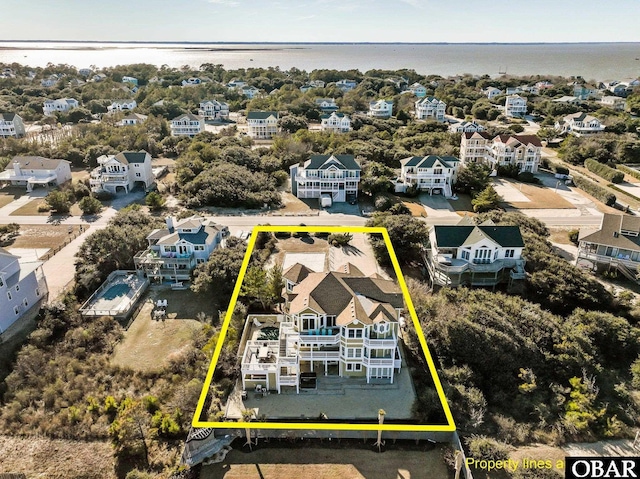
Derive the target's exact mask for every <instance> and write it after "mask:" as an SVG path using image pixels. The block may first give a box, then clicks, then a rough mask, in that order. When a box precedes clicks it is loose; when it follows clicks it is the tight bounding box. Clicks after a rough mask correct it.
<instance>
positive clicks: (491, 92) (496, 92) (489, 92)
mask: <svg viewBox="0 0 640 479" xmlns="http://www.w3.org/2000/svg"><path fill="white" fill-rule="evenodd" d="M482 93H484V94H485V95H486V96H487V98H488V99H489V100H493V99H494V98H495V97H497V96H500V95H502V94H503V93H504V92H503V91H502V90H500V89H499V88H496V87H493V86H488V87H487V88H485V89H484V90H482Z"/></svg>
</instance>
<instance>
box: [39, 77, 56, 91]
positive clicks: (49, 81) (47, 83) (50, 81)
mask: <svg viewBox="0 0 640 479" xmlns="http://www.w3.org/2000/svg"><path fill="white" fill-rule="evenodd" d="M59 80H60V77H59V76H58V75H51V76H50V77H48V78H43V79H42V80H40V85H41V86H43V87H46V88H50V87H52V86H55V85H56V84H57V83H58V81H59Z"/></svg>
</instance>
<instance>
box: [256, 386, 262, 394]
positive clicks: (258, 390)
mask: <svg viewBox="0 0 640 479" xmlns="http://www.w3.org/2000/svg"><path fill="white" fill-rule="evenodd" d="M256 392H257V393H261V392H262V384H256Z"/></svg>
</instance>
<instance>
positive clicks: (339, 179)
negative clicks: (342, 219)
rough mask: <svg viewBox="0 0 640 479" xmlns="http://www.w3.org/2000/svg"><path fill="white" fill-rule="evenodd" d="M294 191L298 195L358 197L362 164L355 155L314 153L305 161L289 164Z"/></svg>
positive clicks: (347, 198) (332, 197)
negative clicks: (300, 163)
mask: <svg viewBox="0 0 640 479" xmlns="http://www.w3.org/2000/svg"><path fill="white" fill-rule="evenodd" d="M289 171H290V173H291V193H293V194H294V195H295V196H296V197H298V198H320V196H321V195H325V194H326V195H331V200H332V202H344V201H352V200H355V199H356V198H357V197H358V183H360V171H361V168H360V165H359V164H358V162H357V161H356V160H355V158H354V157H353V155H312V156H311V158H309V159H308V160H307V161H305V162H304V164H303V165H299V164H296V165H292V166H291V167H289Z"/></svg>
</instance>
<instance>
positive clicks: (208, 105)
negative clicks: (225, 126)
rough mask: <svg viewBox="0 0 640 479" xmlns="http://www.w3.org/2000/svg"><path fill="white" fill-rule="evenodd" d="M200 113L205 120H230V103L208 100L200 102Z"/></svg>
mask: <svg viewBox="0 0 640 479" xmlns="http://www.w3.org/2000/svg"><path fill="white" fill-rule="evenodd" d="M198 115H199V116H201V117H203V118H204V119H205V120H214V121H215V120H228V119H229V105H228V104H227V103H225V102H223V101H217V100H206V101H203V102H201V103H200V109H199V110H198Z"/></svg>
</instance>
